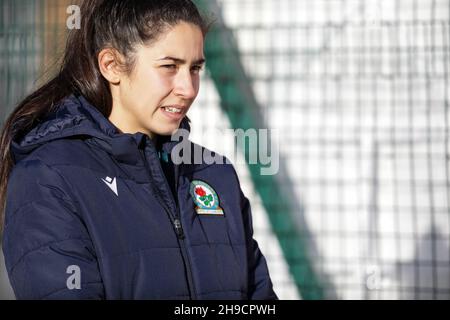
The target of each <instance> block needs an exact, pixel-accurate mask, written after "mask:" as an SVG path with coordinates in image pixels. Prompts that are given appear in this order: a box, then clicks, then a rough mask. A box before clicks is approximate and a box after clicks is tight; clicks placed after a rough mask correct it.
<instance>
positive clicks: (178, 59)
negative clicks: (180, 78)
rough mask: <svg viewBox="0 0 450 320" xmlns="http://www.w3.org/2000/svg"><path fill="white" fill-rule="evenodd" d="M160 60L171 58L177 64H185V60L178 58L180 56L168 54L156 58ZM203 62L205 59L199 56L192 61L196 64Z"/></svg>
mask: <svg viewBox="0 0 450 320" xmlns="http://www.w3.org/2000/svg"><path fill="white" fill-rule="evenodd" d="M162 60H173V61H174V62H175V63H178V64H185V63H186V60H183V59H180V58H175V57H170V56H167V57H164V58H161V59H158V61H162ZM205 62H206V59H205V58H201V59H198V60H196V61H194V63H193V64H197V65H198V64H204V63H205Z"/></svg>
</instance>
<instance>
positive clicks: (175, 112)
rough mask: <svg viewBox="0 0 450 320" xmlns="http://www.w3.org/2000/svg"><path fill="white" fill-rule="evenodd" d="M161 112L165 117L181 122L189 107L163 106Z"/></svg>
mask: <svg viewBox="0 0 450 320" xmlns="http://www.w3.org/2000/svg"><path fill="white" fill-rule="evenodd" d="M161 110H162V112H163V114H164V115H166V116H167V117H169V118H170V119H173V120H180V119H182V118H183V117H184V115H185V114H186V111H187V107H185V106H180V105H171V106H163V107H161Z"/></svg>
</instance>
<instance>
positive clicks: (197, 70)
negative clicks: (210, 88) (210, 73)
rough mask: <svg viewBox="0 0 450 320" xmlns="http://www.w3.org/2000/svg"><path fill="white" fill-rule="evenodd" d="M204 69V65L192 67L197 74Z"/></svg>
mask: <svg viewBox="0 0 450 320" xmlns="http://www.w3.org/2000/svg"><path fill="white" fill-rule="evenodd" d="M202 70H203V66H201V65H198V66H193V67H192V68H191V71H192V72H193V73H195V74H197V73H199V72H200V71H202Z"/></svg>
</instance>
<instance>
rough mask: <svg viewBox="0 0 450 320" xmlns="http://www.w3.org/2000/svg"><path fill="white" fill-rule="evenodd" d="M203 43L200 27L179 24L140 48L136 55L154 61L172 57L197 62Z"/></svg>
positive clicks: (200, 55)
mask: <svg viewBox="0 0 450 320" xmlns="http://www.w3.org/2000/svg"><path fill="white" fill-rule="evenodd" d="M203 42H204V37H203V33H202V30H201V29H200V27H198V26H196V25H194V24H191V23H186V22H180V23H178V24H177V25H175V26H174V27H170V28H169V29H167V30H166V31H165V32H163V33H162V34H161V35H160V36H159V38H158V39H157V40H156V41H154V42H153V43H151V44H150V45H146V46H140V47H139V48H138V54H141V55H144V56H147V57H149V58H154V59H158V58H159V59H160V58H163V57H165V56H173V57H177V58H180V59H184V60H197V59H200V58H203Z"/></svg>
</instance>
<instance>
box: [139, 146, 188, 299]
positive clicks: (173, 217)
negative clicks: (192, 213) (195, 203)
mask: <svg viewBox="0 0 450 320" xmlns="http://www.w3.org/2000/svg"><path fill="white" fill-rule="evenodd" d="M141 154H142V157H143V160H144V165H145V169H146V170H147V174H148V175H149V177H150V179H152V182H153V176H152V174H151V171H150V169H149V168H148V163H147V157H146V156H145V150H141ZM158 165H159V167H158V168H159V170H160V172H163V170H162V168H161V165H160V164H159V163H158ZM163 176H165V175H164V173H163ZM166 184H167V182H166ZM152 186H153V189H154V190H155V191H156V194H157V197H158V200H159V202H160V204H161V205H162V207H163V208H164V210H165V211H166V214H167V216H168V218H169V219H170V222H171V223H172V226H173V227H174V231H175V234H176V235H177V238H178V243H179V244H180V249H181V255H182V257H183V260H184V262H185V266H186V273H187V278H188V279H187V280H188V289H189V295H190V296H191V299H193V300H196V299H197V294H196V292H195V286H194V280H193V276H192V269H191V261H190V259H189V254H188V252H187V249H186V244H185V242H184V241H185V240H184V239H185V234H184V230H183V226H182V224H181V218H180V208H179V205H178V201H176V199H173V198H174V196H172V199H173V200H174V203H175V206H176V208H177V211H176V212H175V214H172V213H171V210H170V209H169V208H168V207H167V206H166V204H165V203H164V200H163V198H162V195H161V192H160V190H159V189H158V187H155V186H154V184H153V183H152ZM168 187H169V190H170V186H168ZM175 190H176V191H177V190H178V175H177V174H175ZM170 194H172V192H170Z"/></svg>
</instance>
